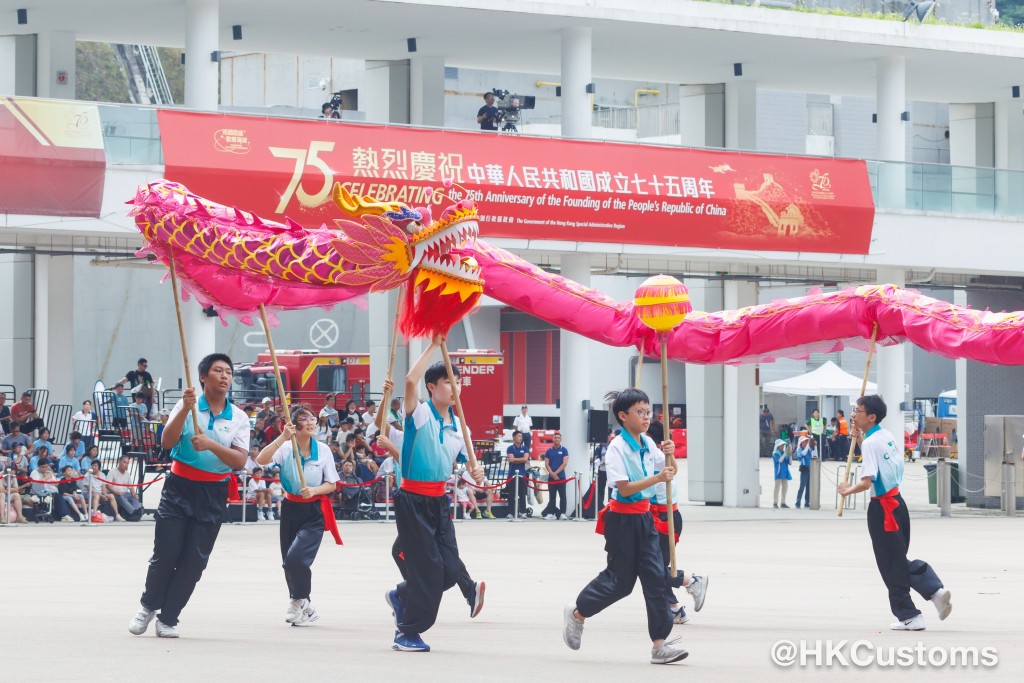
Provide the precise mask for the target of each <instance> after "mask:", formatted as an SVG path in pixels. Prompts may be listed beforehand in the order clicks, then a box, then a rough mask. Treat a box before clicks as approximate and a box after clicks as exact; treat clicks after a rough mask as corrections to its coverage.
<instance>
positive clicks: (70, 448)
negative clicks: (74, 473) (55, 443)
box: [40, 443, 78, 453]
mask: <svg viewBox="0 0 1024 683" xmlns="http://www.w3.org/2000/svg"><path fill="white" fill-rule="evenodd" d="M40 448H44V446H40ZM76 450H78V449H76V448H75V446H74V444H70V443H69V444H68V445H67V446H65V447H64V452H65V453H74V452H75V451H76Z"/></svg>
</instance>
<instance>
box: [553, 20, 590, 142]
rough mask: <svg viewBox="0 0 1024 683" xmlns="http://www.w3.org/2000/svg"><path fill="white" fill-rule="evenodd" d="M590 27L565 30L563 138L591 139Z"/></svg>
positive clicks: (563, 32)
mask: <svg viewBox="0 0 1024 683" xmlns="http://www.w3.org/2000/svg"><path fill="white" fill-rule="evenodd" d="M590 63H591V44H590V28H587V27H577V28H567V29H563V30H562V97H561V104H562V137H564V138H589V137H590V135H591V130H590V129H591V124H592V121H593V111H592V107H591V96H590V94H589V93H587V85H588V84H589V83H590V82H591V81H590V79H591V68H590Z"/></svg>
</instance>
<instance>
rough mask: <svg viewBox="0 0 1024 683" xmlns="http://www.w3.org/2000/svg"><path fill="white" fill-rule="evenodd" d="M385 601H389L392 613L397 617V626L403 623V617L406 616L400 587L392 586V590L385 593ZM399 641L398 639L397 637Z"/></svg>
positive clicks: (396, 640)
mask: <svg viewBox="0 0 1024 683" xmlns="http://www.w3.org/2000/svg"><path fill="white" fill-rule="evenodd" d="M384 601H385V602H386V603H388V607H390V608H391V614H393V615H394V617H395V628H398V625H399V624H400V623H402V617H404V616H405V605H403V604H402V601H401V600H399V599H398V589H397V588H392V589H391V590H389V591H387V592H385V593H384ZM395 642H396V643H397V642H398V639H397V638H396V639H395Z"/></svg>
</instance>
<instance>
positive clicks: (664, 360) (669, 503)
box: [658, 334, 676, 579]
mask: <svg viewBox="0 0 1024 683" xmlns="http://www.w3.org/2000/svg"><path fill="white" fill-rule="evenodd" d="M668 425H669V419H668V340H667V339H666V338H665V335H664V334H663V335H661V426H662V428H663V431H664V438H665V439H666V440H671V439H672V436H671V434H672V433H671V432H670V431H669V430H668ZM658 445H659V446H660V445H661V444H658ZM665 466H666V467H675V466H676V458H675V455H670V456H668V457H667V458H665ZM673 501H674V499H673V498H672V482H671V481H666V482H665V509H666V510H667V512H666V513H665V518H666V519H667V520H668V561H669V566H670V568H671V570H672V578H673V579H675V578H676V515H675V510H673V509H672V508H673V507H674V505H673Z"/></svg>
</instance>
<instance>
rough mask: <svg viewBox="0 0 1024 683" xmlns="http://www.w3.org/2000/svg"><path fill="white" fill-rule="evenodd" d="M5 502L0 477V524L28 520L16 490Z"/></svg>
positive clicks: (3, 487) (2, 482) (2, 481)
mask: <svg viewBox="0 0 1024 683" xmlns="http://www.w3.org/2000/svg"><path fill="white" fill-rule="evenodd" d="M0 396H2V394H0ZM6 502H7V485H6V484H5V482H4V477H0V524H8V523H10V522H17V523H18V524H25V523H27V522H28V520H27V519H25V515H23V514H22V507H21V496H19V495H18V492H17V491H12V492H11V500H10V503H9V504H7V505H5V503H6Z"/></svg>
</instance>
